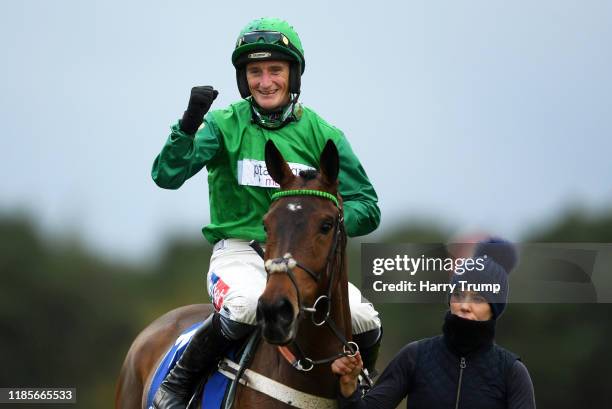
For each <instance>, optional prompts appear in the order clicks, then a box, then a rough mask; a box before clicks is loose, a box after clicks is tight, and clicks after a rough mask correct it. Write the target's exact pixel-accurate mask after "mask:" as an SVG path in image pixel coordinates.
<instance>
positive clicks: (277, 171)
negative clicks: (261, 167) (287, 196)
mask: <svg viewBox="0 0 612 409" xmlns="http://www.w3.org/2000/svg"><path fill="white" fill-rule="evenodd" d="M266 168H267V169H268V173H269V174H270V176H272V179H274V181H275V182H276V183H278V184H279V185H281V187H284V186H287V185H288V184H289V183H290V182H291V181H292V180H293V178H295V175H294V174H293V172H291V168H290V167H289V165H287V162H286V161H285V158H283V155H281V153H280V151H279V150H278V148H277V147H276V145H274V142H272V141H270V140H269V141H268V142H266Z"/></svg>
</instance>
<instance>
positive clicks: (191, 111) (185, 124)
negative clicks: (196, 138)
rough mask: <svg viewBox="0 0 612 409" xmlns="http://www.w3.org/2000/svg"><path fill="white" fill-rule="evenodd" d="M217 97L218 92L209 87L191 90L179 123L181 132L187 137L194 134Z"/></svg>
mask: <svg viewBox="0 0 612 409" xmlns="http://www.w3.org/2000/svg"><path fill="white" fill-rule="evenodd" d="M217 95H219V91H217V90H216V89H214V88H213V87H212V86H210V85H204V86H198V87H193V88H191V95H190V96H189V104H188V105H187V110H186V111H185V113H184V114H183V119H181V122H180V126H181V130H182V131H183V132H185V133H186V134H188V135H193V134H195V133H196V131H197V130H198V128H199V127H200V125H201V124H202V121H204V115H206V113H207V112H208V110H209V109H210V107H211V105H212V103H213V101H214V100H215V98H217Z"/></svg>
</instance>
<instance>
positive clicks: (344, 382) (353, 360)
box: [331, 352, 363, 398]
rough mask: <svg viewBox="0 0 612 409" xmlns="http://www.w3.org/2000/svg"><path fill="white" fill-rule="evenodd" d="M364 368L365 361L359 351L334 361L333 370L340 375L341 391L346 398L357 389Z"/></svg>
mask: <svg viewBox="0 0 612 409" xmlns="http://www.w3.org/2000/svg"><path fill="white" fill-rule="evenodd" d="M362 368H363V362H362V360H361V355H360V354H359V352H357V355H355V356H354V357H348V356H343V357H342V358H338V359H336V360H335V361H334V362H332V364H331V370H332V372H333V373H334V374H336V375H338V377H339V382H340V393H341V394H342V396H344V397H345V398H348V397H349V396H351V395H352V394H353V393H354V392H355V389H357V381H358V377H359V373H360V372H361V369H362Z"/></svg>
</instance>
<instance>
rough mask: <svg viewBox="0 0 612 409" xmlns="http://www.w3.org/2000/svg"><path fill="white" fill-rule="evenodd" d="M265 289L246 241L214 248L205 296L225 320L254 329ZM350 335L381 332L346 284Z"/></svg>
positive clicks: (372, 312) (373, 316)
mask: <svg viewBox="0 0 612 409" xmlns="http://www.w3.org/2000/svg"><path fill="white" fill-rule="evenodd" d="M265 286H266V270H265V268H264V263H263V260H262V259H261V257H259V255H258V254H257V253H256V252H255V251H254V250H253V249H252V248H251V247H250V246H249V244H248V242H247V241H245V240H238V239H226V240H221V241H220V242H218V243H217V244H216V245H215V250H214V251H213V254H212V257H211V258H210V270H209V271H208V275H207V277H206V287H207V290H208V295H209V296H210V299H211V300H212V302H213V305H214V306H215V309H216V310H217V311H218V312H219V313H220V314H221V315H222V316H223V317H225V318H227V319H229V320H231V321H236V322H239V323H242V324H248V325H256V323H257V320H256V310H257V300H258V299H259V296H260V295H261V293H262V292H263V291H264V288H265ZM348 290H349V303H350V306H351V320H352V325H353V334H355V335H356V334H361V333H364V332H366V331H370V330H373V329H377V328H380V318H379V317H378V312H377V311H376V310H375V309H374V307H373V306H372V304H371V303H369V302H362V298H361V291H359V289H358V288H357V287H355V286H354V285H353V284H352V283H348Z"/></svg>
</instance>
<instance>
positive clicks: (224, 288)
mask: <svg viewBox="0 0 612 409" xmlns="http://www.w3.org/2000/svg"><path fill="white" fill-rule="evenodd" d="M210 281H211V282H212V291H211V294H212V300H213V305H214V306H215V310H217V311H221V307H223V299H224V298H225V295H226V294H227V292H228V291H229V286H228V285H227V284H226V283H225V281H223V280H221V278H220V277H219V276H218V275H216V274H215V273H211V274H210Z"/></svg>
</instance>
